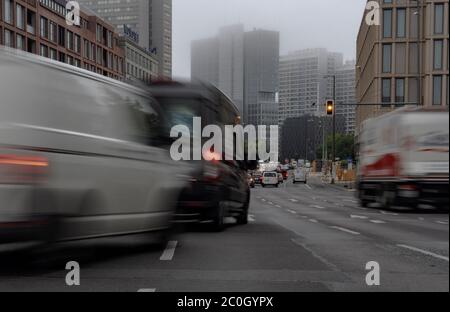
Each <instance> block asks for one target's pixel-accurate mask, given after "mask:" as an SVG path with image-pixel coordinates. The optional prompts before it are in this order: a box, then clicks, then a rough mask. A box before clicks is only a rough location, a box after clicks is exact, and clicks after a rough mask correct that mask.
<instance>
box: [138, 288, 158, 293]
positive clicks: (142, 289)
mask: <svg viewBox="0 0 450 312" xmlns="http://www.w3.org/2000/svg"><path fill="white" fill-rule="evenodd" d="M138 292H145V293H153V292H156V288H141V289H139V290H138Z"/></svg>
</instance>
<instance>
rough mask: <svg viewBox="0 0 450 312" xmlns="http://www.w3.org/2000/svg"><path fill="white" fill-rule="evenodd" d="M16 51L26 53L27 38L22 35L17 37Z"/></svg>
mask: <svg viewBox="0 0 450 312" xmlns="http://www.w3.org/2000/svg"><path fill="white" fill-rule="evenodd" d="M16 49H19V50H24V51H25V37H24V36H22V35H19V34H17V35H16Z"/></svg>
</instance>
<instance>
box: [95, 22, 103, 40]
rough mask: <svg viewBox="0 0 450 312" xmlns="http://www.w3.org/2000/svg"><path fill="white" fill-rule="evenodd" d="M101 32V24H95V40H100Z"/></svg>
mask: <svg viewBox="0 0 450 312" xmlns="http://www.w3.org/2000/svg"><path fill="white" fill-rule="evenodd" d="M102 34H103V30H102V26H101V25H98V24H97V32H96V38H97V42H102Z"/></svg>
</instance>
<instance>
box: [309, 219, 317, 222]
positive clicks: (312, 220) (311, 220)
mask: <svg viewBox="0 0 450 312" xmlns="http://www.w3.org/2000/svg"><path fill="white" fill-rule="evenodd" d="M309 222H312V223H319V221H317V220H316V219H309Z"/></svg>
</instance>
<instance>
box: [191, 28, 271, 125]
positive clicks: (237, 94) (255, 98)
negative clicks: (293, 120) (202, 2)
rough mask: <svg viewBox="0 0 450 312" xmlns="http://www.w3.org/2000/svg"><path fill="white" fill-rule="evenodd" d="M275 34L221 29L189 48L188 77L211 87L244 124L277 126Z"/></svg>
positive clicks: (263, 31) (194, 42)
mask: <svg viewBox="0 0 450 312" xmlns="http://www.w3.org/2000/svg"><path fill="white" fill-rule="evenodd" d="M278 60H279V33H278V32H273V31H265V30H254V31H250V32H245V31H244V26H243V25H233V26H228V27H224V28H221V29H220V31H219V34H218V36H216V37H214V38H209V39H203V40H196V41H193V42H192V47H191V77H192V78H193V79H198V80H202V81H205V82H209V83H212V84H214V85H215V86H216V87H218V88H219V89H220V90H222V91H223V92H224V93H225V94H227V95H228V96H229V97H230V98H231V99H232V100H233V101H234V103H235V104H236V106H237V107H238V109H239V110H240V112H241V114H242V116H243V121H244V122H245V123H246V124H258V125H272V124H277V116H278V104H277V102H276V94H277V92H278Z"/></svg>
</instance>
